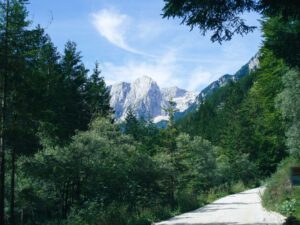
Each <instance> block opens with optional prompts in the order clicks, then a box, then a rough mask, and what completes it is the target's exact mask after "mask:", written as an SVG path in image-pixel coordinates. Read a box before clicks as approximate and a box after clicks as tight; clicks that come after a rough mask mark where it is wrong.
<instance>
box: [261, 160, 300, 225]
mask: <svg viewBox="0 0 300 225" xmlns="http://www.w3.org/2000/svg"><path fill="white" fill-rule="evenodd" d="M292 166H300V159H294V158H287V159H286V160H284V161H283V162H282V163H281V164H280V165H279V167H278V169H277V171H276V173H275V174H273V176H272V177H271V178H270V179H269V180H268V181H267V184H266V191H265V192H264V194H263V196H262V200H263V205H264V207H265V208H267V209H269V210H273V211H277V212H279V213H281V214H283V215H285V216H294V217H296V218H297V219H298V220H300V186H292V184H291V182H290V168H291V167H292Z"/></svg>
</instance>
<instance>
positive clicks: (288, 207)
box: [279, 199, 296, 216]
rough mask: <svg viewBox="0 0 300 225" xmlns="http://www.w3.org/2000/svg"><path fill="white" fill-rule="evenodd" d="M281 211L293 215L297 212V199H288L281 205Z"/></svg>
mask: <svg viewBox="0 0 300 225" xmlns="http://www.w3.org/2000/svg"><path fill="white" fill-rule="evenodd" d="M279 212H280V213H282V214H283V215H285V216H291V215H293V214H294V213H295V212H296V199H291V200H286V201H284V202H283V203H282V204H281V205H280V206H279Z"/></svg>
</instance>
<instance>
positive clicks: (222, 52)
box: [92, 8, 255, 91]
mask: <svg viewBox="0 0 300 225" xmlns="http://www.w3.org/2000/svg"><path fill="white" fill-rule="evenodd" d="M130 15H131V14H130ZM131 16H132V15H131ZM131 16H129V15H127V14H124V13H120V12H118V11H117V10H114V9H108V8H106V9H102V10H100V11H98V12H97V13H93V14H92V23H93V25H94V27H95V28H96V30H97V31H98V33H99V34H100V35H101V36H102V37H103V38H105V39H106V40H107V41H108V42H110V43H111V44H112V45H114V46H116V47H118V48H120V49H123V50H125V51H126V52H129V53H133V54H131V55H128V54H127V55H126V58H125V60H124V58H123V60H120V59H116V60H114V61H106V62H103V74H104V76H105V78H106V81H107V83H108V84H112V83H115V82H120V81H127V82H132V81H134V80H135V79H137V78H138V77H140V76H145V75H146V76H150V77H152V78H153V79H154V80H155V81H157V83H158V84H159V85H160V86H161V87H170V86H178V87H181V88H186V89H188V90H194V91H200V90H201V89H202V88H204V87H205V86H206V85H208V84H209V83H211V82H212V81H214V80H216V79H218V78H219V77H220V76H221V75H223V74H225V73H234V72H236V71H237V70H238V69H239V67H240V66H242V65H243V64H244V63H246V62H247V60H248V59H250V57H251V56H250V57H249V58H248V55H249V50H250V49H249V47H250V46H251V44H250V45H249V44H247V42H246V41H243V42H242V41H241V39H240V38H234V39H233V40H232V41H231V42H230V43H224V45H222V46H220V45H217V44H214V45H213V44H212V43H211V42H210V40H209V38H208V37H202V36H200V34H199V33H197V32H194V33H192V32H191V33H188V32H187V31H186V30H185V29H183V28H178V25H177V24H176V26H172V25H166V24H164V23H163V22H161V21H160V20H157V19H152V18H148V19H147V18H146V19H145V18H144V17H142V19H141V18H139V19H138V18H135V17H131ZM248 43H250V42H248ZM141 49H142V50H141ZM153 52H155V55H154V54H153ZM254 54H255V53H254ZM254 54H253V55H254ZM140 56H143V57H140Z"/></svg>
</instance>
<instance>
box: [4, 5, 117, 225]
mask: <svg viewBox="0 0 300 225" xmlns="http://www.w3.org/2000/svg"><path fill="white" fill-rule="evenodd" d="M26 4H27V1H25V0H20V1H15V0H5V1H0V48H1V51H0V78H1V82H0V97H1V114H0V115H1V118H0V119H1V121H0V124H1V127H0V165H1V167H0V224H4V223H5V224H17V222H18V224H19V221H20V219H19V218H20V215H22V217H23V219H22V220H25V218H26V217H27V215H26V213H25V214H24V212H23V209H21V208H19V204H20V200H21V198H20V193H19V192H17V193H16V189H17V188H18V187H20V186H22V184H21V183H20V179H18V177H17V178H16V174H18V173H19V171H20V170H21V169H22V168H20V167H19V165H18V162H17V161H18V160H19V158H21V157H22V156H28V157H31V156H32V155H33V154H35V153H37V152H38V151H39V150H41V149H43V145H44V144H51V145H57V146H64V145H65V144H66V143H69V142H70V140H71V137H72V136H73V135H74V134H75V133H76V131H77V130H86V129H87V128H88V124H89V122H90V121H91V119H92V118H93V117H94V116H96V115H102V116H106V115H108V114H109V113H110V111H111V110H110V106H109V91H108V90H107V88H106V86H105V82H104V80H103V78H102V77H101V75H100V70H99V67H98V64H96V66H95V69H94V71H93V73H92V74H90V76H88V70H87V69H86V68H85V66H84V64H83V62H82V60H81V54H80V52H78V50H77V49H76V44H75V43H73V42H68V43H66V45H65V49H64V52H63V53H59V52H58V51H57V48H56V47H55V46H54V44H53V43H52V41H51V39H50V37H49V36H48V35H47V34H45V32H44V30H43V29H42V28H41V27H39V26H37V27H35V28H32V26H31V22H30V21H28V19H27V15H28V12H27V11H26ZM28 194H29V193H28ZM32 201H33V200H32V199H28V202H26V203H25V204H29V203H30V202H32ZM20 210H21V211H20ZM17 216H18V219H16V218H17ZM8 220H9V222H8Z"/></svg>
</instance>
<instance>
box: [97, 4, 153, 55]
mask: <svg viewBox="0 0 300 225" xmlns="http://www.w3.org/2000/svg"><path fill="white" fill-rule="evenodd" d="M92 23H93V25H94V26H95V28H96V29H97V31H98V32H99V34H100V35H101V36H102V37H104V38H105V39H106V40H107V41H109V42H110V43H111V44H113V45H115V46H117V47H119V48H121V49H123V50H125V51H128V52H131V53H134V54H138V55H146V56H151V55H150V54H146V53H144V52H142V51H139V50H137V49H135V48H133V47H131V46H129V44H128V43H127V40H126V39H127V36H128V35H129V33H130V26H131V18H130V17H129V16H128V15H126V14H121V13H118V12H116V11H115V10H111V9H103V10H101V11H99V12H97V13H93V14H92Z"/></svg>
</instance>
